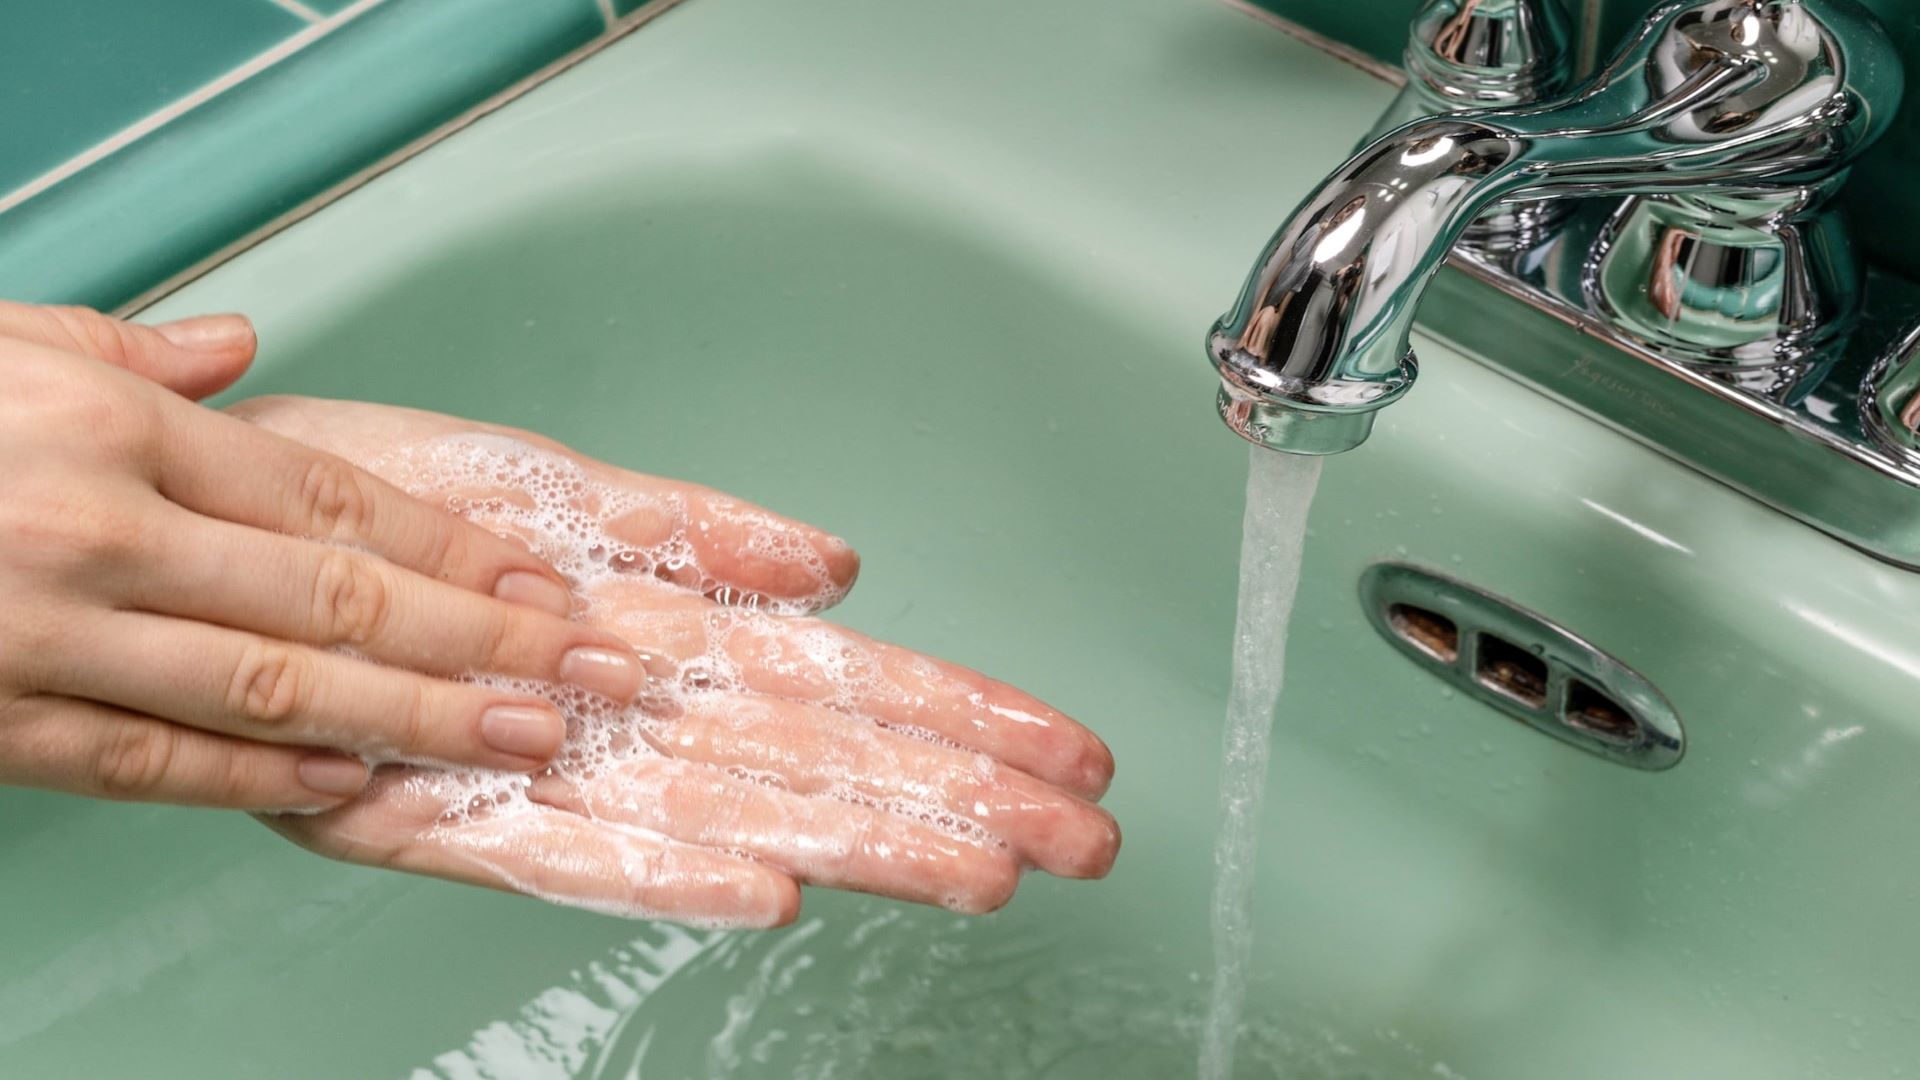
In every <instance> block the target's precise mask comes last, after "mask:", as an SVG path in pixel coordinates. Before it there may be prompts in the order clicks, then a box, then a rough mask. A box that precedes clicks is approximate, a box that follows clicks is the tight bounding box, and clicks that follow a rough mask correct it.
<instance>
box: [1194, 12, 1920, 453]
mask: <svg viewBox="0 0 1920 1080" xmlns="http://www.w3.org/2000/svg"><path fill="white" fill-rule="evenodd" d="M1900 90H1901V75H1900V66H1899V60H1898V57H1897V56H1896V55H1895V53H1894V51H1893V48H1892V46H1891V44H1890V43H1889V42H1888V40H1887V37H1886V35H1885V33H1884V32H1883V31H1882V30H1880V28H1879V27H1878V26H1877V25H1876V24H1875V23H1874V22H1873V20H1872V17H1871V16H1869V15H1868V14H1867V13H1866V11H1865V10H1864V9H1862V8H1861V7H1860V6H1859V5H1858V4H1856V3H1854V2H1853V0H1680V2H1675V3H1669V4H1666V5H1663V6H1662V7H1660V8H1658V9H1656V10H1655V11H1654V12H1653V13H1651V14H1650V15H1649V16H1648V18H1647V20H1646V21H1645V23H1644V24H1643V26H1642V28H1641V31H1640V33H1639V34H1638V35H1637V36H1636V37H1635V38H1634V40H1633V41H1631V42H1630V43H1629V44H1628V45H1627V46H1626V47H1625V48H1624V49H1623V51H1622V52H1621V53H1620V54H1619V55H1618V56H1617V57H1616V58H1615V59H1614V61H1613V62H1612V63H1611V64H1610V65H1609V66H1608V67H1607V68H1606V70H1604V71H1603V72H1601V73H1600V74H1599V75H1598V76H1597V77H1596V78H1595V79H1594V80H1593V81H1592V82H1590V83H1589V84H1587V85H1586V86H1584V87H1582V88H1580V89H1578V90H1576V91H1574V92H1573V93H1572V94H1570V95H1568V96H1567V97H1565V98H1562V99H1560V100H1559V101H1556V102H1553V103H1550V104H1546V105H1541V106H1536V107H1527V108H1518V109H1505V110H1495V111H1488V112H1478V113H1467V114H1463V115H1460V116H1452V117H1435V118H1430V119H1425V120H1419V121H1415V122H1414V123H1411V124H1408V125H1406V126H1405V127H1402V128H1399V129H1397V130H1395V131H1393V132H1390V133H1388V134H1386V135H1385V136H1382V137H1381V138H1380V139H1378V140H1375V141H1374V142H1372V143H1370V144H1369V145H1367V146H1366V147H1364V148H1362V149H1361V150H1360V151H1359V152H1358V153H1356V154H1355V155H1354V156H1353V157H1352V158H1350V159H1349V160H1348V161H1347V162H1346V163H1345V164H1344V165H1342V166H1341V167H1340V168H1339V169H1337V170H1335V172H1334V173H1333V175H1332V176H1331V177H1329V178H1328V179H1327V180H1326V181H1325V182H1324V183H1322V184H1321V185H1320V187H1319V188H1318V189H1317V190H1315V191H1314V192H1313V193H1312V194H1310V195H1309V196H1308V197H1307V198H1306V200H1305V201H1304V202H1303V203H1301V205H1300V206H1299V207H1298V208H1297V209H1296V210H1295V211H1294V213H1293V215H1292V217H1291V218H1289V219H1288V221H1287V222H1286V223H1285V224H1284V225H1283V226H1282V227H1281V228H1280V230H1279V231H1278V232H1276V233H1275V234H1274V236H1273V238H1272V240H1270V241H1269V242H1268V244H1267V246H1266V248H1265V249H1264V250H1263V251H1262V253H1261V255H1260V258H1259V260H1258V262H1257V263H1256V264H1255V267H1254V270H1253V273H1252V275H1251V276H1250V277H1249V278H1248V280H1247V283H1246V286H1245V287H1244V288H1243V290H1242V292H1241V294H1240V297H1239V299H1238V301H1237V302H1236V303H1235V305H1234V307H1233V308H1232V309H1231V310H1230V311H1228V312H1227V313H1226V314H1225V315H1224V316H1222V317H1221V318H1220V320H1219V321H1218V322H1217V323H1215V325H1214V327H1213V329H1212V332H1211V333H1210V334H1209V336H1208V345H1207V351H1208V354H1209V357H1210V358H1211V360H1212V361H1213V364H1214V366H1215V368H1216V370H1217V371H1218V372H1219V375H1220V378H1221V381H1222V391H1221V415H1222V417H1223V419H1225V420H1226V422H1227V424H1228V426H1229V427H1232V428H1233V429H1234V430H1235V431H1236V432H1238V433H1239V434H1241V435H1242V436H1243V437H1245V438H1247V439H1249V440H1251V441H1254V442H1257V443H1261V444H1263V445H1266V446H1270V447H1273V448H1275V449H1281V450H1292V451H1295V452H1301V453H1332V452H1337V451H1340V450H1345V449H1349V448H1351V447H1353V446H1356V445H1358V444H1359V443H1360V442H1361V441H1363V440H1364V439H1365V438H1366V436H1367V433H1368V432H1369V430H1370V429H1371V427H1372V422H1373V414H1374V413H1375V412H1376V411H1377V410H1378V409H1380V408H1381V407H1383V406H1385V405H1386V404H1388V403H1390V402H1392V401H1393V400H1395V399H1397V398H1398V397H1399V396H1400V395H1401V394H1403V393H1405V392H1406V390H1407V389H1408V387H1410V386H1411V385H1412V383H1413V380H1414V376H1415V373H1416V370H1417V369H1416V367H1415V363H1414V357H1413V354H1412V351H1411V349H1410V347H1409V345H1408V337H1409V334H1410V332H1411V330H1412V327H1413V316H1414V311H1415V308H1416V307H1417V305H1418V301H1419V298H1420V295H1421V293H1422V292H1423V291H1424V289H1425V288H1426V285H1427V283H1428V281H1430V280H1431V278H1432V276H1433V274H1434V272H1435V271H1436V270H1437V269H1438V268H1439V266H1440V264H1441V263H1442V261H1443V260H1444V259H1445V257H1446V253H1447V251H1448V249H1449V248H1451V247H1452V246H1453V244H1454V243H1455V242H1456V241H1457V240H1459V238H1460V236H1461V234H1462V233H1463V232H1464V230H1465V229H1466V228H1467V227H1468V225H1470V224H1471V223H1472V222H1473V220H1474V219H1475V217H1477V216H1478V215H1479V214H1480V213H1482V212H1483V211H1485V210H1486V209H1487V208H1488V207H1489V206H1491V205H1492V204H1494V203H1495V202H1498V201H1500V200H1503V199H1512V198H1555V197H1562V196H1571V195H1596V194H1664V193H1672V192H1688V191H1698V190H1701V189H1712V188H1735V189H1741V190H1749V191H1759V190H1764V189H1768V188H1776V187H1790V186H1799V185H1817V184H1819V183H1821V182H1822V181H1825V180H1826V179H1828V178H1829V177H1832V176H1833V175H1835V174H1836V173H1837V172H1838V171H1839V170H1841V169H1842V168H1844V167H1845V166H1846V164H1847V163H1848V162H1849V161H1851V160H1852V159H1853V157H1854V156H1855V155H1856V154H1858V153H1859V151H1860V150H1861V149H1862V148H1864V147H1865V146H1867V145H1868V144H1870V143H1871V142H1872V141H1873V140H1874V139H1875V138H1876V137H1877V136H1878V135H1879V134H1880V133H1881V132H1882V131H1883V130H1884V129H1885V128H1886V126H1887V124H1888V122H1889V121H1890V120H1891V118H1892V115H1893V113H1894V111H1895V109H1896V108H1897V106H1898V103H1899V97H1900Z"/></svg>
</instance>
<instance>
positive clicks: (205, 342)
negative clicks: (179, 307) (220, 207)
mask: <svg viewBox="0 0 1920 1080" xmlns="http://www.w3.org/2000/svg"><path fill="white" fill-rule="evenodd" d="M0 337H9V338H15V339H18V340H21V341H31V342H35V343H37V344H41V345H47V346H51V347H53V348H56V349H62V350H65V351H67V352H72V353H79V354H80V355H82V356H91V357H93V358H94V359H96V360H104V361H106V362H107V363H109V364H112V365H114V366H115V367H120V368H125V369H126V370H128V371H131V372H133V373H134V374H136V375H140V376H143V377H145V378H148V379H151V380H153V381H154V382H157V383H159V384H160V385H162V386H164V387H166V388H167V389H169V390H172V391H173V392H174V393H176V394H180V395H181V396H183V397H189V398H193V399H194V400H196V401H197V400H199V399H201V398H204V397H210V396H212V395H214V394H217V393H219V392H220V391H222V390H224V389H226V388H227V387H229V386H231V385H233V383H234V381H235V380H236V379H238V378H240V376H241V375H242V374H243V373H245V372H246V370H247V366H248V365H249V364H251V363H253V354H254V349H255V347H256V345H257V344H258V342H257V339H256V338H255V337H254V332H253V324H252V323H251V322H249V321H248V320H247V317H246V316H244V315H201V316H197V317H195V318H191V319H180V320H178V321H175V322H168V323H161V324H160V325H158V326H143V325H141V324H139V323H130V322H125V321H123V320H120V319H116V318H113V317H112V316H109V315H102V314H101V313H100V312H98V311H94V310H92V309H91V308H83V307H56V306H48V305H40V304H18V303H14V302H12V301H7V300H0Z"/></svg>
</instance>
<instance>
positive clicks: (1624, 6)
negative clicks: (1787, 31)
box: [1254, 0, 1920, 281]
mask: <svg viewBox="0 0 1920 1080" xmlns="http://www.w3.org/2000/svg"><path fill="white" fill-rule="evenodd" d="M1254 2H1255V3H1257V4H1259V5H1260V6H1261V7H1264V8H1266V9H1268V10H1269V11H1272V12H1274V13H1276V14H1278V15H1281V16H1282V17H1284V18H1287V19H1290V20H1292V21H1293V22H1296V23H1299V24H1300V25H1302V26H1305V27H1307V28H1308V29H1310V30H1314V31H1317V32H1319V33H1322V34H1325V35H1327V36H1328V37H1331V38H1334V39H1335V40H1338V41H1342V42H1345V43H1346V44H1349V45H1352V46H1354V47H1356V48H1359V49H1361V50H1363V51H1365V52H1367V53H1370V54H1372V55H1373V56H1376V57H1378V58H1380V59H1382V60H1386V61H1389V62H1392V63H1395V64H1398V63H1399V62H1400V52H1401V49H1402V48H1404V46H1405V45H1406V32H1407V23H1408V21H1409V20H1410V19H1411V18H1412V16H1413V13H1414V11H1415V10H1416V9H1417V8H1418V7H1419V6H1420V3H1421V0H1367V2H1365V3H1355V2H1353V0H1254ZM1860 2H1861V3H1864V4H1865V5H1866V6H1867V7H1869V8H1871V9H1872V10H1873V13H1874V14H1875V15H1877V16H1879V18H1880V21H1881V23H1882V24H1884V25H1885V26H1886V28H1887V32H1888V34H1889V35H1890V36H1891V37H1892V38H1893V40H1894V41H1895V43H1896V44H1897V45H1898V47H1899V49H1900V53H1901V56H1902V57H1904V58H1905V60H1906V68H1907V79H1908V84H1907V85H1908V91H1907V94H1906V96H1905V99H1904V104H1903V105H1902V106H1901V108H1900V111H1899V113H1898V114H1897V115H1896V116H1895V118H1894V122H1893V126H1892V128H1891V129H1889V130H1888V132H1887V134H1886V136H1885V137H1883V138H1882V139H1881V141H1880V142H1879V143H1878V144H1877V145H1876V146H1875V147H1874V148H1873V150H1872V151H1870V152H1869V153H1868V154H1867V156H1866V157H1865V158H1863V159H1862V160H1861V162H1860V164H1859V165H1858V166H1856V167H1855V169H1854V174H1853V177H1852V179H1851V180H1849V181H1848V184H1847V189H1846V192H1845V194H1844V195H1843V196H1842V198H1843V202H1844V204H1845V205H1846V207H1847V210H1848V212H1849V214H1850V216H1851V219H1852V222H1853V227H1854V238H1855V240H1856V242H1858V243H1859V244H1860V245H1861V246H1862V247H1863V248H1864V249H1865V250H1866V252H1867V255H1868V258H1869V259H1870V260H1871V261H1872V262H1873V263H1874V264H1875V265H1876V266H1878V267H1880V268H1882V269H1884V270H1888V271H1892V272H1894V273H1897V274H1900V275H1902V276H1904V277H1907V278H1909V279H1913V280H1916V281H1920V249H1917V248H1916V246H1915V245H1914V244H1912V243H1910V242H1909V238H1912V237H1920V184H1916V183H1914V182H1913V177H1914V176H1915V171H1916V169H1920V2H1916V0H1860ZM1655 6H1656V2H1655V0H1567V7H1568V10H1569V14H1571V15H1572V16H1573V17H1574V23H1575V25H1576V26H1578V27H1580V28H1581V29H1582V31H1583V32H1584V33H1585V34H1587V35H1590V36H1591V38H1592V39H1593V40H1592V43H1591V44H1588V43H1585V42H1583V43H1582V45H1583V46H1584V47H1583V49H1582V52H1583V54H1584V53H1588V52H1590V51H1593V50H1597V53H1598V56H1599V58H1600V59H1601V60H1602V61H1604V60H1605V58H1606V57H1607V56H1608V55H1610V54H1611V53H1612V52H1613V50H1614V49H1615V48H1617V47H1618V46H1619V45H1620V44H1621V43H1622V42H1623V41H1624V40H1625V38H1626V35H1627V34H1628V33H1630V32H1631V31H1632V29H1633V27H1634V24H1635V23H1637V22H1638V21H1639V20H1640V18H1641V16H1643V15H1645V14H1646V13H1647V11H1648V10H1650V9H1651V8H1653V7H1655Z"/></svg>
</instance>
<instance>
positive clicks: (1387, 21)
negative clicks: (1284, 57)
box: [1253, 0, 1421, 64]
mask: <svg viewBox="0 0 1920 1080" xmlns="http://www.w3.org/2000/svg"><path fill="white" fill-rule="evenodd" d="M1253 2H1254V3H1256V4H1258V5H1259V6H1261V7H1263V8H1266V9H1267V10H1268V11H1271V12H1273V13H1274V14H1276V15H1279V16H1281V17H1283V18H1286V19H1290V20H1292V21H1293V22H1296V23H1299V24H1300V25H1301V26H1304V27H1306V28H1307V29H1309V30H1312V31H1315V32H1317V33H1321V34H1325V35H1326V36H1328V37H1330V38H1332V39H1334V40H1335V41H1339V42H1344V43H1345V44H1348V45H1352V46H1353V47H1354V48H1356V49H1359V50H1361V51H1362V52H1365V53H1367V54H1369V55H1371V56H1373V57H1375V58H1377V59H1380V60H1385V61H1387V62H1388V63H1391V64H1398V63H1399V62H1400V54H1401V53H1403V52H1405V51H1406V47H1407V24H1408V23H1410V22H1412V21H1413V13H1414V12H1415V11H1417V10H1419V8H1420V3H1421V0H1358V2H1356V0H1253Z"/></svg>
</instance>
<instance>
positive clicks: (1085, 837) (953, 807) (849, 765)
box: [652, 694, 1120, 878]
mask: <svg viewBox="0 0 1920 1080" xmlns="http://www.w3.org/2000/svg"><path fill="white" fill-rule="evenodd" d="M652 726H653V727H654V729H655V736H656V739H657V744H658V745H660V746H661V747H662V748H663V749H665V750H666V751H667V753H669V754H671V755H672V756H673V757H676V758H679V759H681V760H686V761H695V762H700V763H703V764H708V765H715V766H719V767H722V768H735V769H745V770H748V771H749V772H750V773H751V774H754V775H756V776H759V777H771V778H774V779H776V780H777V781H778V782H779V783H780V784H781V785H782V786H784V787H785V788H786V789H787V790H790V791H792V792H794V793H796V794H799V795H829V796H836V797H847V796H852V797H853V798H856V799H859V800H864V801H868V802H871V803H878V804H879V805H881V806H883V807H886V808H889V809H894V810H895V811H896V812H898V813H905V814H908V815H909V816H912V815H915V814H934V815H947V816H951V817H954V818H959V819H964V820H969V821H973V822H975V823H977V824H979V825H980V826H982V827H983V828H985V829H986V831H987V832H989V833H991V834H993V836H995V837H996V838H998V839H999V840H1001V841H1002V842H1004V843H1006V844H1007V846H1008V847H1010V848H1011V849H1013V851H1014V853H1015V854H1016V855H1018V856H1019V857H1020V859H1021V860H1022V861H1023V862H1025V863H1027V864H1028V865H1031V866H1036V867H1038V868H1040V869H1042V870H1045V871H1046V872H1048V873H1050V874H1055V875H1058V876H1060V877H1070V878H1094V877H1103V876H1105V875H1106V873H1107V871H1108V870H1110V869H1112V868H1113V860H1114V856H1115V855H1116V854H1118V852H1119V848H1120V831H1119V828H1118V826H1117V825H1116V824H1115V823H1114V820H1113V816H1112V815H1111V814H1108V813H1107V812H1106V811H1105V810H1102V809H1100V808H1099V807H1098V806H1095V805H1093V804H1092V803H1089V802H1085V801H1083V800H1081V799H1077V798H1075V797H1074V796H1072V795H1069V794H1067V793H1066V792H1064V791H1061V790H1060V789H1058V788H1056V787H1054V786H1052V785H1051V784H1045V783H1042V782H1040V781H1039V780H1036V779H1034V778H1033V777H1031V776H1028V775H1027V774H1026V773H1023V772H1021V771H1020V770H1018V769H1015V768H1013V767H1011V766H1008V765H1002V764H1000V763H999V762H997V761H995V760H994V759H993V758H991V757H989V756H987V755H985V754H978V753H969V752H965V751H958V750H952V749H948V748H947V747H943V746H935V745H933V744H930V743H926V742H921V741H918V740H915V739H911V738H908V737H906V736H903V735H899V734H896V733H894V732H890V731H887V730H885V729H883V728H879V727H875V726H873V725H871V724H866V723H863V722H860V721H856V720H850V719H849V718H847V717H845V716H842V715H840V714H838V713H834V712H830V711H828V710H826V709H822V708H818V707H815V706H811V705H803V704H800V703H798V702H792V701H783V700H780V699H778V698H767V697H757V696H747V695H739V694H699V695H694V696H692V697H691V698H689V699H688V700H687V702H686V705H685V707H684V708H683V709H682V710H681V711H680V712H679V715H677V716H672V717H667V718H660V719H656V720H654V721H653V724H652Z"/></svg>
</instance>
